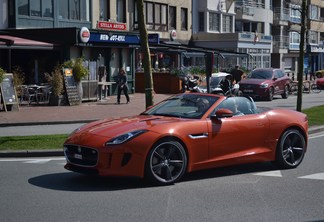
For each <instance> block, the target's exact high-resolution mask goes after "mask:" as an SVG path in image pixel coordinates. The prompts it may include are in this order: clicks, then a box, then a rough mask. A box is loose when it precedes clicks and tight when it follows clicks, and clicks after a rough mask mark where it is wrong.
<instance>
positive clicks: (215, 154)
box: [209, 114, 269, 166]
mask: <svg viewBox="0 0 324 222" xmlns="http://www.w3.org/2000/svg"><path fill="white" fill-rule="evenodd" d="M209 129H210V133H209V159H210V161H211V162H214V163H215V166H217V165H227V164H233V161H236V160H238V159H240V158H242V157H243V158H244V157H245V158H248V159H249V158H250V157H252V156H253V155H258V154H261V155H262V153H264V152H267V151H269V150H268V149H267V148H266V147H267V135H268V132H269V121H268V119H267V117H266V115H264V114H249V115H243V116H233V117H230V118H222V119H221V120H220V121H218V122H217V121H211V122H210V127H209ZM245 160H247V159H245Z"/></svg>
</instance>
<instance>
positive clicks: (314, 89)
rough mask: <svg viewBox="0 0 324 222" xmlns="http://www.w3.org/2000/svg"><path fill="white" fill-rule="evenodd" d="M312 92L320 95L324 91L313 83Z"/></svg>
mask: <svg viewBox="0 0 324 222" xmlns="http://www.w3.org/2000/svg"><path fill="white" fill-rule="evenodd" d="M311 90H312V92H313V93H320V92H321V91H322V89H321V87H320V86H319V85H317V84H316V83H313V84H312V85H311Z"/></svg>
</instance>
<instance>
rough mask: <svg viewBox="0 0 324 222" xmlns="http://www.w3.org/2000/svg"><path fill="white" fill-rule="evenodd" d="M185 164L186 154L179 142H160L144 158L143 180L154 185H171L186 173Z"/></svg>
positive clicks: (172, 140) (171, 140)
mask: <svg viewBox="0 0 324 222" xmlns="http://www.w3.org/2000/svg"><path fill="white" fill-rule="evenodd" d="M187 162H188V161H187V153H186V151H185V148H184V147H183V146H182V144H181V143H180V142H178V141H176V140H174V139H170V140H169V139H168V140H166V139H165V140H162V141H160V142H159V143H157V144H156V145H155V146H154V147H153V148H152V149H151V151H150V152H149V154H148V156H147V158H146V163H145V178H146V179H147V180H148V181H149V182H151V183H153V184H156V185H169V184H173V183H175V182H176V181H178V180H179V179H181V177H182V176H183V174H184V173H185V172H186V169H187Z"/></svg>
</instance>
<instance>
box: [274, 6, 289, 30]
mask: <svg viewBox="0 0 324 222" xmlns="http://www.w3.org/2000/svg"><path fill="white" fill-rule="evenodd" d="M289 21H290V15H289V9H287V8H274V9H273V24H274V25H284V26H288V22H289Z"/></svg>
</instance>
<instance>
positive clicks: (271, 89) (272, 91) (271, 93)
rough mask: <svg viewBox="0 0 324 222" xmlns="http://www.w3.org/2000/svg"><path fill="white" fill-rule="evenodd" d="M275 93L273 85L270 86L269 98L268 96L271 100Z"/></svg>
mask: <svg viewBox="0 0 324 222" xmlns="http://www.w3.org/2000/svg"><path fill="white" fill-rule="evenodd" d="M273 93H274V90H273V88H272V87H270V89H269V92H268V98H267V99H268V100H269V101H272V100H273Z"/></svg>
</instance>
